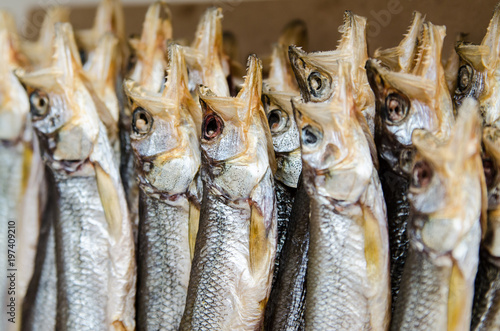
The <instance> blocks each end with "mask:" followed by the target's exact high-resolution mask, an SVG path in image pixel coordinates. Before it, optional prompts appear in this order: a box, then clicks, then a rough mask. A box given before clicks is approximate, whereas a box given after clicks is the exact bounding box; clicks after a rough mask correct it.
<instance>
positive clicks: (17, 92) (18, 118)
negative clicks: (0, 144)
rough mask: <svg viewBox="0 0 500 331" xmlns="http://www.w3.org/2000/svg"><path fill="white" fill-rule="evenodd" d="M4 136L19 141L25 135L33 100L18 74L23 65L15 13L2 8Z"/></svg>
mask: <svg viewBox="0 0 500 331" xmlns="http://www.w3.org/2000/svg"><path fill="white" fill-rule="evenodd" d="M0 61H1V63H2V65H1V66H0V77H1V80H0V140H2V141H16V140H17V139H19V138H21V137H22V134H23V131H24V127H25V124H26V120H27V116H28V113H29V102H28V96H27V94H26V91H25V90H24V88H23V86H22V85H21V84H20V83H19V80H18V79H17V77H16V76H15V75H14V73H13V72H14V70H16V69H18V68H20V67H22V66H23V63H22V61H21V59H20V53H19V50H18V38H17V33H16V29H15V23H14V19H13V17H12V16H11V15H10V14H8V13H7V12H5V11H0Z"/></svg>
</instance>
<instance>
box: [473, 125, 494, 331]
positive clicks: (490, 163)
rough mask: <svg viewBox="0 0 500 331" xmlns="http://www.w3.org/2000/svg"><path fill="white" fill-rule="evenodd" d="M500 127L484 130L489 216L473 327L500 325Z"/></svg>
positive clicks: (487, 327)
mask: <svg viewBox="0 0 500 331" xmlns="http://www.w3.org/2000/svg"><path fill="white" fill-rule="evenodd" d="M499 139H500V130H499V129H498V128H497V127H486V128H484V130H483V146H484V151H483V155H482V158H483V169H484V174H485V177H486V178H485V180H486V186H487V190H488V219H487V222H486V232H485V233H484V235H483V238H484V239H483V242H482V245H481V248H482V249H481V254H480V258H479V267H478V271H477V275H476V282H475V291H474V306H473V309H472V325H471V330H496V329H499V328H500V233H499V230H500V195H499V192H500V191H499V190H500V177H499V176H498V174H499V173H500V171H499V170H500V168H499V166H500V144H499V143H500V140H499Z"/></svg>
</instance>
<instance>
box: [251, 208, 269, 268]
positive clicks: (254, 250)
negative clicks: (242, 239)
mask: <svg viewBox="0 0 500 331" xmlns="http://www.w3.org/2000/svg"><path fill="white" fill-rule="evenodd" d="M249 252H250V270H251V272H252V274H253V275H257V274H260V273H262V272H263V270H262V268H265V267H268V265H266V263H264V262H266V261H267V260H268V249H267V230H266V227H265V225H264V216H263V215H262V214H261V212H260V210H259V209H258V208H257V207H255V206H252V207H251V216H250V241H249Z"/></svg>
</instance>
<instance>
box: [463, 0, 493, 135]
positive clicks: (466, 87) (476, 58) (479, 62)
mask: <svg viewBox="0 0 500 331" xmlns="http://www.w3.org/2000/svg"><path fill="white" fill-rule="evenodd" d="M456 51H457V53H458V55H459V57H460V59H461V63H460V64H461V66H460V68H459V70H458V77H457V87H456V89H455V94H454V103H455V106H456V108H458V107H460V105H461V103H462V102H463V100H464V99H465V98H467V97H472V98H474V99H476V100H477V101H478V102H479V108H480V110H481V115H482V117H483V121H484V123H485V124H487V125H495V126H497V127H498V126H500V98H499V97H498V95H499V93H500V58H499V57H500V6H497V7H496V8H495V12H494V14H493V17H492V19H491V21H490V23H489V25H488V29H487V32H486V35H485V36H484V38H483V40H482V42H481V44H480V45H472V44H468V43H463V42H459V43H458V44H457V46H456Z"/></svg>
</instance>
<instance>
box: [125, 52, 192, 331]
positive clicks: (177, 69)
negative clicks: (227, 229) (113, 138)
mask: <svg viewBox="0 0 500 331" xmlns="http://www.w3.org/2000/svg"><path fill="white" fill-rule="evenodd" d="M169 59H170V62H169V69H168V80H167V82H166V84H165V89H164V90H163V93H162V94H161V95H157V94H156V95H155V94H151V93H148V92H147V91H146V90H145V89H142V86H141V85H136V84H134V83H133V82H131V81H127V82H126V84H125V89H126V92H127V95H128V96H129V98H131V100H132V101H133V106H132V109H134V111H133V121H132V127H133V133H132V136H131V139H132V147H133V149H134V154H135V156H136V163H137V165H138V167H137V170H138V178H139V186H140V188H141V193H140V194H141V195H140V197H141V198H140V220H139V238H138V254H139V259H138V293H137V295H138V300H137V310H138V311H137V315H138V325H140V326H141V329H144V330H159V329H162V330H177V329H178V328H179V324H180V320H181V317H182V313H183V311H184V306H185V302H186V294H187V288H188V281H189V272H190V270H191V257H192V254H193V251H194V243H195V240H196V233H197V229H198V219H199V215H200V210H199V209H200V205H201V192H202V185H201V177H200V176H199V170H200V165H201V154H200V148H199V135H200V133H199V131H200V129H199V128H201V109H200V106H199V104H197V103H196V102H195V101H194V99H193V98H192V97H191V94H190V92H189V89H188V77H187V69H186V64H185V62H184V52H183V48H182V47H180V46H177V45H175V44H172V45H170V46H169Z"/></svg>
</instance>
